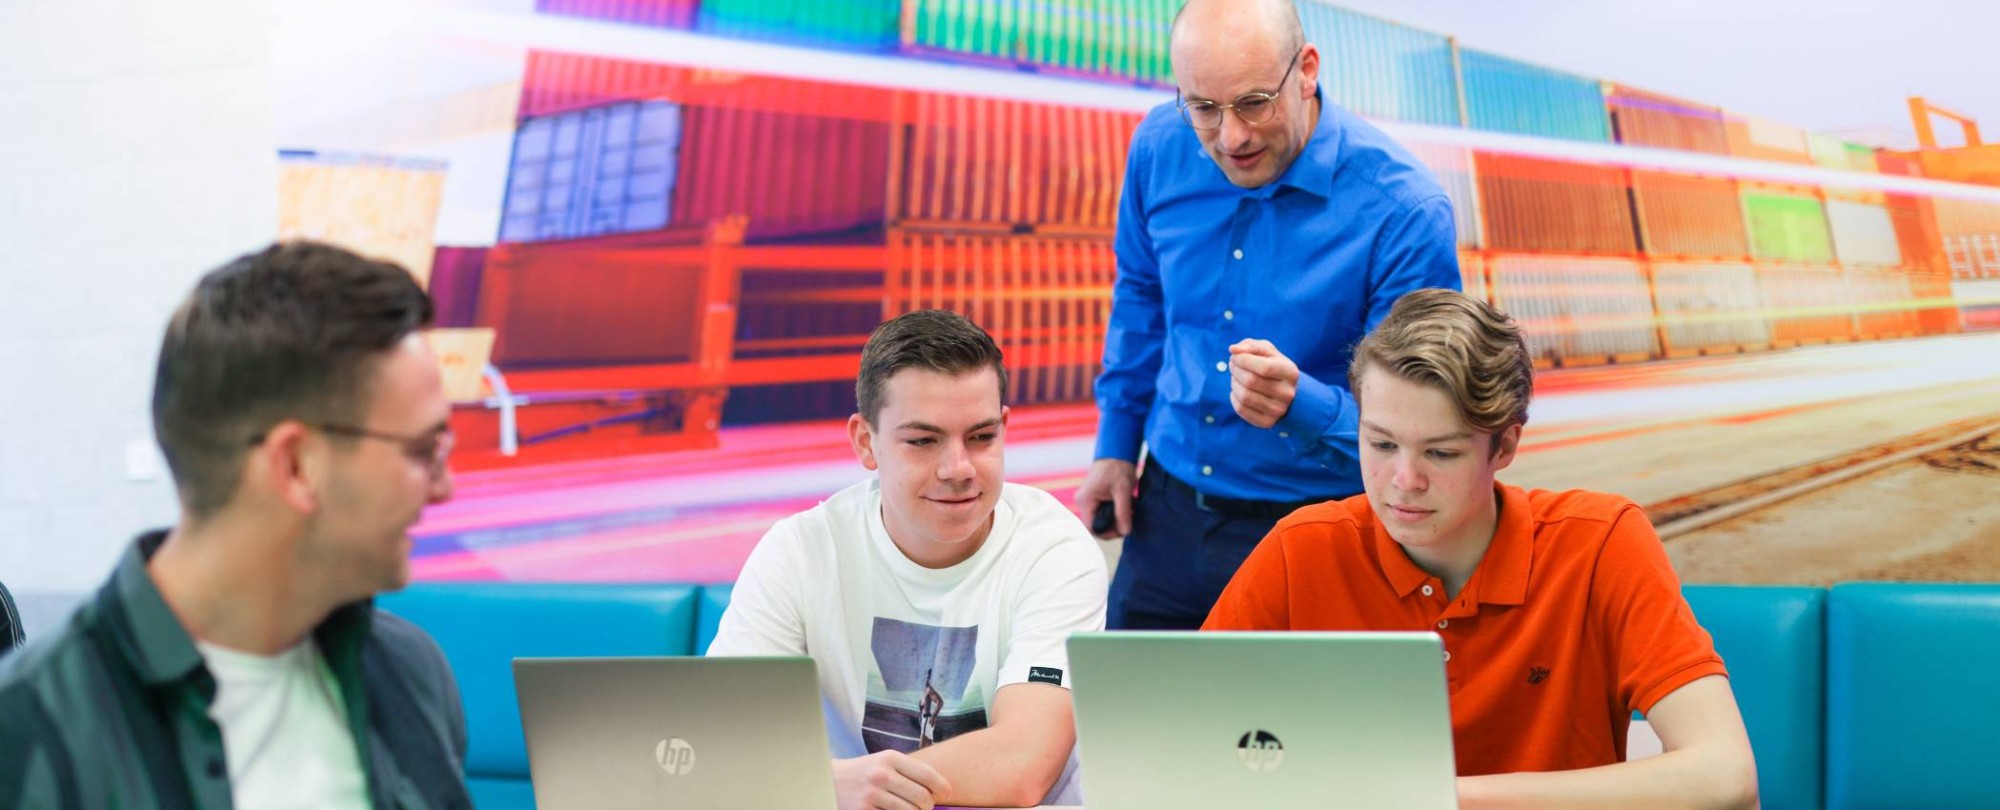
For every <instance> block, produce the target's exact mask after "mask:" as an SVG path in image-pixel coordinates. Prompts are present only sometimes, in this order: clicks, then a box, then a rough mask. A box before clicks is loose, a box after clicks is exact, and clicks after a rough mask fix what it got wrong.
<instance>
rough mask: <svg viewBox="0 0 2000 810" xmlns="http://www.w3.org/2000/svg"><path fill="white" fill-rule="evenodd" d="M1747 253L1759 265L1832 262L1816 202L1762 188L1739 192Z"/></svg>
mask: <svg viewBox="0 0 2000 810" xmlns="http://www.w3.org/2000/svg"><path fill="white" fill-rule="evenodd" d="M1743 214H1744V221H1745V223H1746V224H1747V225H1748V226H1749V229H1750V250H1751V253H1752V254H1753V255H1755V256H1756V257H1757V259H1758V260H1759V261H1770V262H1789V263H1794V264H1826V263H1828V262H1831V261H1833V237H1832V236H1831V235H1830V234H1829V233H1828V232H1827V224H1826V208H1825V207H1824V206H1822V205H1820V202H1819V200H1817V199H1814V198H1812V197H1809V196H1804V195H1801V194H1790V193H1785V192H1781V191H1775V190H1767V189H1763V188H1757V189H1750V190H1745V191H1744V192H1743Z"/></svg>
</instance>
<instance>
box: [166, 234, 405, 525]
mask: <svg viewBox="0 0 2000 810" xmlns="http://www.w3.org/2000/svg"><path fill="white" fill-rule="evenodd" d="M431 314H432V311H431V300H430V296H428V295H426V294H424V290H423V288H422V287H419V286H418V285H417V281H416V279H414V278H412V277H411V276H410V273H409V271H407V270H404V269H403V268H402V267H399V266H397V265H395V264H392V263H389V262H383V261H375V260H372V259H365V258H362V257H360V256H357V255H355V254H353V253H351V252H348V251H346V250H343V249H341V248H337V247H334V246H331V245H325V244H318V243H314V242H286V243H279V244H275V245H272V246H271V247H268V248H265V249H264V250H261V251H258V252H256V253H250V254H246V255H244V256H241V257H238V258H237V259H236V260H234V261H231V262H229V263H228V264H225V265H223V266H222V267H220V268H218V269H216V270H214V271H212V272H210V273H209V274H208V275H206V276H203V277H202V279H201V281H200V282H199V283H197V284H196V285H195V288H194V291H193V292H191V293H189V294H188V297H187V299H186V300H184V301H182V302H181V305H180V307H179V308H177V309H175V310H174V314H173V318H172V319H171V320H169V321H168V322H167V331H166V336H165V338H164V339H162V340H161V341H160V360H159V366H158V370H157V372H156V374H155V377H154V381H153V432H154V434H155V435H156V436H158V438H159V442H160V450H161V451H162V452H163V453H164V454H165V455H166V457H167V466H168V467H169V468H170V469H172V470H173V474H174V486H175V488H176V489H177V490H179V493H180V500H181V506H182V508H183V509H185V510H186V511H187V512H188V513H189V514H190V515H191V516H193V517H196V518H200V517H206V516H208V515H210V514H213V513H214V512H215V511H216V510H217V509H219V508H221V507H222V506H223V505H224V504H226V503H228V502H229V499H230V498H232V497H234V496H235V494H236V488H237V485H238V483H239V478H240V476H241V467H242V459H243V456H244V454H245V453H247V452H248V451H249V448H250V445H251V442H252V440H253V439H254V438H255V437H257V436H258V435H260V434H262V433H263V432H265V431H267V430H269V429H270V428H271V426H273V425H275V424H277V423H279V422H281V421H284V420H286V419H298V420H301V421H307V422H342V423H351V422H353V421H354V420H355V419H357V418H358V417H359V416H360V415H361V414H360V412H361V411H362V410H364V409H365V407H366V403H367V401H368V400H367V395H368V390H367V387H368V385H367V384H368V381H369V374H370V373H372V371H373V369H374V368H375V363H376V362H377V361H378V360H379V359H380V355H382V354H383V353H385V352H387V351H388V350H390V349H393V348H394V347H395V346H396V344H397V343H399V342H401V341H402V340H403V339H404V338H405V337H407V336H408V335H409V334H410V333H412V332H415V331H416V330H418V329H421V328H423V327H424V326H426V325H428V324H429V323H430V321H431Z"/></svg>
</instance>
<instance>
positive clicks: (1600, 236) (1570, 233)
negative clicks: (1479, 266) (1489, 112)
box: [1474, 152, 1638, 256]
mask: <svg viewBox="0 0 2000 810" xmlns="http://www.w3.org/2000/svg"><path fill="white" fill-rule="evenodd" d="M1474 162H1475V164H1476V166H1477V169H1478V175H1479V208H1480V211H1481V212H1483V213H1484V214H1485V219H1486V242H1485V243H1486V245H1487V246H1488V247H1490V248H1492V249H1494V250H1518V251H1532V252H1537V253H1570V254H1575V253H1595V254H1610V255H1618V256H1630V255H1633V254H1636V253H1637V252H1638V244H1637V240H1636V237H1635V236H1634V233H1633V228H1632V202H1631V197H1630V194H1629V191H1628V186H1627V184H1626V180H1625V170H1624V169H1618V168H1610V167H1605V166H1598V165H1593V164H1586V163H1570V162H1567V161H1559V160H1544V159H1542V158H1531V157H1521V156H1518V155H1502V154H1495V153H1489V152H1475V153H1474Z"/></svg>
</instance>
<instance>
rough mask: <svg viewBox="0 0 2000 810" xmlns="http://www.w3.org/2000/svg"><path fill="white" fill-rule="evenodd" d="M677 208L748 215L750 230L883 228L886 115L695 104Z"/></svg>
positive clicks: (685, 219) (693, 214)
mask: <svg viewBox="0 0 2000 810" xmlns="http://www.w3.org/2000/svg"><path fill="white" fill-rule="evenodd" d="M682 126H683V128H682V130H681V151H680V169H679V171H678V173H677V177H676V179H675V186H674V203H673V218H674V221H675V222H676V223H680V224H683V225H700V224H703V223H707V222H713V221H717V220H720V219H724V218H727V217H730V216H733V215H742V216H744V217H746V218H747V220H748V222H747V229H746V234H747V237H748V238H749V239H752V240H762V239H772V238H782V237H786V236H794V235H800V234H809V233H813V234H825V233H830V232H839V231H854V230H868V229H879V228H880V227H881V226H882V223H883V222H884V220H885V218H886V217H887V213H888V201H887V196H888V183H889V133H890V128H889V125H888V124H886V123H882V122H877V121H863V120H855V119H851V118H835V117H829V116H819V115H803V114H797V113H783V112H767V111H763V110H757V109H743V108H734V107H689V108H687V111H686V114H685V119H684V124H683V125H682Z"/></svg>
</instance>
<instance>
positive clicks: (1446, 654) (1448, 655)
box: [1444, 650, 1451, 664]
mask: <svg viewBox="0 0 2000 810" xmlns="http://www.w3.org/2000/svg"><path fill="white" fill-rule="evenodd" d="M1444 660H1445V663H1447V664H1448V663H1451V651H1450V650H1445V651H1444Z"/></svg>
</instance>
